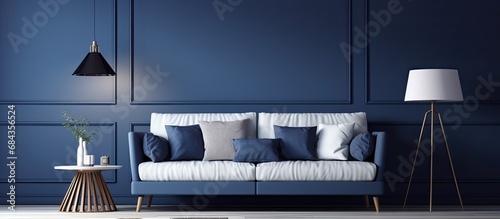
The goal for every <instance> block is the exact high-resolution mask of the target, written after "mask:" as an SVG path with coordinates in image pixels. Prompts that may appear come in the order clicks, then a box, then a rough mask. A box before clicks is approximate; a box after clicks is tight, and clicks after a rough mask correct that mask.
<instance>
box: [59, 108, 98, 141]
mask: <svg viewBox="0 0 500 219" xmlns="http://www.w3.org/2000/svg"><path fill="white" fill-rule="evenodd" d="M62 117H63V118H64V120H66V122H64V123H63V124H62V125H63V126H64V128H66V129H67V130H69V131H71V133H73V135H75V138H76V141H80V138H82V140H83V141H85V142H87V143H90V142H92V137H94V135H95V134H97V133H98V132H99V128H96V129H94V130H92V131H90V132H87V128H88V127H89V126H90V122H89V120H88V119H87V117H86V116H79V117H77V118H73V117H71V115H69V113H68V111H67V110H64V111H63V113H62Z"/></svg>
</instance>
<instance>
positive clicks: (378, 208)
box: [373, 196, 380, 212]
mask: <svg viewBox="0 0 500 219" xmlns="http://www.w3.org/2000/svg"><path fill="white" fill-rule="evenodd" d="M373 205H375V211H376V212H380V204H379V203H378V197H377V196H373Z"/></svg>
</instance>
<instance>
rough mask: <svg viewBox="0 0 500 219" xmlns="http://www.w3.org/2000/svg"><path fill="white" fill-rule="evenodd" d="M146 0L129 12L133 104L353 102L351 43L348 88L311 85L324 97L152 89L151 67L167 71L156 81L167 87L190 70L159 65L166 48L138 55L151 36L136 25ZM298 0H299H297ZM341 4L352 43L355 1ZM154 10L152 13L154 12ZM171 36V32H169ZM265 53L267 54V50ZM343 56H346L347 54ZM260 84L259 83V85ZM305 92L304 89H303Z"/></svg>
mask: <svg viewBox="0 0 500 219" xmlns="http://www.w3.org/2000/svg"><path fill="white" fill-rule="evenodd" d="M143 2H146V1H142V0H131V13H130V18H131V21H130V22H131V23H132V26H131V54H130V57H131V60H130V65H131V67H130V68H131V74H130V81H131V84H130V92H131V93H130V104H132V105H177V104H178V105H192V104H194V105H219V104H226V105H238V104H249V105H257V104H260V105H270V104H273V105H275V104H290V105H311V104H312V105H317V104H326V105H330V104H352V84H353V82H352V67H351V59H352V54H351V52H350V49H351V48H350V47H349V51H348V52H347V53H348V54H351V55H349V56H348V57H345V59H347V60H345V63H344V64H343V65H345V68H346V72H345V75H343V76H342V77H343V78H345V81H342V84H344V85H343V86H345V89H344V88H340V89H341V90H339V88H337V86H335V83H340V82H337V81H336V80H332V81H331V82H332V83H331V84H330V85H328V86H325V87H317V86H316V87H314V86H312V87H311V88H312V89H317V90H318V92H319V94H321V93H325V92H326V93H330V94H331V96H329V97H328V98H327V99H325V98H323V99H318V96H319V95H313V96H311V95H309V96H303V97H293V98H295V99H293V98H292V99H290V98H289V97H288V98H287V99H289V100H283V99H281V98H280V97H281V96H280V97H278V96H279V95H278V96H277V98H274V99H271V100H270V99H268V98H267V97H266V98H267V99H266V98H264V97H263V96H262V99H259V98H257V99H255V98H254V96H255V95H249V94H247V93H244V92H243V93H241V94H239V95H238V96H237V97H235V96H231V95H232V94H230V93H232V92H233V91H234V90H233V91H231V92H226V93H225V94H224V95H226V96H224V95H220V94H218V92H219V91H213V92H201V93H200V97H197V96H196V97H195V98H193V96H190V97H188V98H186V99H175V98H178V97H176V96H175V95H174V96H172V95H173V94H170V93H177V94H180V95H181V96H182V95H184V93H185V92H182V91H180V89H182V88H178V89H179V90H175V88H170V90H168V89H167V88H163V87H162V88H158V87H155V88H153V89H149V88H148V85H147V83H146V82H145V81H146V80H149V82H150V83H149V84H150V85H154V81H153V80H150V79H151V78H152V77H154V75H152V74H151V72H152V71H156V76H158V75H160V76H161V74H164V76H165V77H164V78H162V79H161V83H157V85H158V84H159V86H165V87H169V86H170V87H173V86H177V85H175V83H181V84H182V82H173V81H180V80H181V79H179V77H183V75H179V74H189V72H188V71H186V70H185V71H182V70H179V69H180V68H185V67H186V65H182V66H181V65H176V63H170V64H169V65H170V66H168V65H167V64H161V65H160V64H159V63H162V62H165V63H168V58H169V57H171V58H172V55H171V54H169V53H168V51H165V52H164V53H162V57H158V56H148V55H141V56H138V54H139V52H138V51H139V50H145V49H147V48H143V47H144V45H142V44H141V45H142V46H140V47H139V46H138V40H139V39H141V38H144V37H148V36H146V35H144V34H145V32H146V31H143V30H142V29H141V30H137V28H139V27H140V28H143V27H141V26H144V25H138V24H137V22H139V20H140V19H146V18H144V17H141V16H140V15H139V13H138V10H140V6H138V5H139V4H140V3H143ZM171 2H173V3H172V4H173V5H176V4H177V5H176V6H179V7H181V9H182V7H183V6H184V5H182V4H179V2H180V1H179V2H177V3H176V1H171ZM274 2H279V1H274ZM298 2H300V1H298ZM303 2H304V4H307V5H310V4H311V3H310V1H303ZM149 3H150V4H154V2H151V1H150V2H148V4H149ZM187 4H189V3H187ZM339 4H340V5H345V9H343V11H344V12H343V13H345V17H344V18H342V19H343V20H345V23H343V24H342V25H343V26H344V27H345V31H346V35H345V36H344V38H343V40H342V41H343V42H346V43H347V44H349V45H350V44H351V34H352V33H351V32H352V30H351V29H352V28H351V26H352V12H351V10H352V3H351V1H347V0H345V1H343V2H342V3H339ZM266 5H268V2H266ZM269 6H271V5H269ZM210 7H211V6H210ZM244 7H245V6H244V5H243V4H242V5H241V6H240V8H239V9H240V10H239V11H240V13H242V14H243V13H246V12H245V11H244V10H245V9H246V8H244ZM246 7H251V6H249V3H247V4H246ZM335 9H337V8H335ZM165 10H166V9H165ZM179 10H180V9H179ZM207 10H208V11H210V10H213V8H211V9H207ZM306 10H307V9H306ZM205 12H206V11H201V12H200V13H201V14H203V13H205ZM141 13H143V14H144V12H141ZM151 13H153V12H151ZM209 13H213V15H214V17H213V18H214V19H217V16H216V13H215V11H210V12H209ZM148 14H150V12H149V11H148ZM164 14H168V13H164ZM200 16H202V15H200ZM209 16H211V15H209ZM246 16H249V15H247V14H246ZM233 19H236V18H233ZM166 20H170V19H166ZM255 20H258V19H257V18H255ZM147 21H148V22H151V19H149V20H147ZM186 22H188V23H189V22H190V21H186ZM193 22H195V23H196V22H197V21H193ZM231 22H233V21H230V20H229V18H228V19H227V20H224V22H220V23H217V25H215V28H218V27H219V26H224V25H227V24H230V23H231ZM235 22H237V21H235ZM164 23H165V22H164ZM167 23H168V22H167ZM170 24H171V23H170ZM171 25H174V24H171ZM242 25H243V26H245V25H244V23H242V24H240V25H239V26H242ZM285 25H286V24H285ZM174 26H175V25H174ZM250 26H251V25H250ZM157 28H159V27H157ZM168 28H171V27H168ZM160 29H167V28H160ZM160 29H159V30H155V31H160ZM220 30H226V29H220ZM220 30H218V29H215V30H211V31H213V32H217V31H220ZM141 34H142V35H141ZM143 35H144V36H143ZM168 36H170V35H168ZM227 37H229V36H226V38H227ZM148 39H149V38H148ZM283 40H284V39H283ZM147 42H149V43H152V44H151V45H150V46H154V45H158V44H155V43H154V42H151V41H147ZM194 43H196V41H194ZM207 43H209V42H207ZM228 43H230V42H228ZM247 43H248V42H247ZM304 43H306V42H304ZM309 43H310V42H309ZM329 43H332V42H329ZM339 43H340V42H339ZM339 43H337V42H334V43H333V44H332V45H334V46H332V48H331V49H332V50H334V51H335V52H339V51H340V49H339V46H338V44H339ZM153 44H154V45H153ZM222 45H223V44H222ZM277 45H278V46H280V44H277ZM201 46H203V47H204V46H206V45H201ZM207 48H208V47H207ZM206 51H210V50H206ZM263 54H265V52H264V53H263ZM179 55H182V54H179ZM145 56H146V57H145ZM212 56H217V54H212ZM207 58H209V56H207ZM302 58H306V55H304V56H303V57H302ZM144 59H145V60H144ZM166 59H167V61H164V60H166ZM342 59H344V57H343V58H342ZM182 61H185V60H182ZM145 63H146V64H145ZM147 63H151V64H147ZM193 64H195V63H193ZM193 64H189V65H193ZM199 64H200V65H203V64H207V63H199ZM211 64H216V65H217V64H218V65H220V66H224V65H228V64H229V63H227V62H226V63H225V62H223V61H220V63H208V65H209V66H210V65H211ZM289 64H293V62H289ZM195 65H196V64H195ZM245 65H246V64H245V63H242V64H240V65H236V66H238V67H239V68H241V69H245ZM144 66H145V69H143V68H144ZM172 66H173V67H172ZM179 66H180V67H179ZM139 69H140V70H139ZM169 69H174V70H169ZM213 69H217V68H213ZM140 72H142V73H140ZM144 72H147V73H144ZM159 72H161V73H159ZM139 73H140V74H142V75H144V74H146V75H145V76H139ZM208 73H209V74H210V72H208ZM334 73H336V72H335V71H333V72H331V73H330V74H334ZM147 74H149V75H147ZM153 74H154V73H153ZM196 74H199V73H196ZM196 74H194V76H195V77H197V75H196ZM280 74H282V75H283V73H280ZM302 74H308V75H312V77H314V70H312V71H311V72H303V73H302ZM342 74H343V73H342ZM256 77H257V76H256ZM328 77H334V76H333V75H330V76H328ZM271 78H272V77H271ZM290 78H293V76H291V77H290ZM290 78H281V81H275V82H276V85H278V84H282V83H283V82H284V81H287V80H289V79H290ZM157 79H158V78H157ZM191 80H192V79H191ZM201 80H205V79H201ZM228 80H230V79H228ZM243 80H244V79H243ZM264 80H266V78H264ZM271 80H273V79H271ZM316 80H317V79H316ZM168 81H170V82H168ZM156 82H159V81H158V80H157V81H156ZM231 82H233V83H244V82H242V81H231ZM261 82H262V81H261ZM322 82H323V81H322ZM169 83H174V84H169ZM249 84H253V85H254V86H253V87H254V88H253V89H267V90H269V92H268V93H270V94H273V93H274V94H275V93H276V90H274V89H271V88H272V87H269V86H267V85H264V86H262V85H260V84H259V83H258V82H255V81H251V82H249ZM183 85H184V86H181V87H192V89H196V85H195V83H193V84H183ZM155 86H156V85H155ZM259 86H260V88H259ZM243 87H245V86H243ZM162 89H166V90H168V91H170V92H166V91H165V92H162V91H164V90H162ZM297 89H305V88H301V87H297ZM308 89H309V88H308ZM336 89H337V90H336ZM255 91H256V90H254V91H252V93H258V92H255ZM158 92H161V93H163V94H165V95H163V96H161V97H158V96H157V94H156V93H158ZM237 92H240V91H237ZM281 92H283V94H281V95H286V94H287V93H288V92H287V91H286V90H283V91H281ZM339 92H340V93H345V95H344V94H342V95H341V94H338V93H339ZM302 94H304V93H302ZM316 94H318V93H316ZM186 95H187V96H189V95H191V94H186ZM332 95H333V96H332ZM336 95H337V96H336ZM339 95H340V96H339ZM153 96H154V97H153ZM198 98H199V99H198ZM315 99H316V100H315Z"/></svg>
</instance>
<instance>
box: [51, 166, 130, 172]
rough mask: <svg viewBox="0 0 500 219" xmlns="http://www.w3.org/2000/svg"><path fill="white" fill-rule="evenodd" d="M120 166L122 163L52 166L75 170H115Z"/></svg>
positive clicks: (58, 168)
mask: <svg viewBox="0 0 500 219" xmlns="http://www.w3.org/2000/svg"><path fill="white" fill-rule="evenodd" d="M121 167H122V165H94V166H77V165H65V166H54V169H56V170H75V171H82V170H89V171H94V170H116V169H120V168H121Z"/></svg>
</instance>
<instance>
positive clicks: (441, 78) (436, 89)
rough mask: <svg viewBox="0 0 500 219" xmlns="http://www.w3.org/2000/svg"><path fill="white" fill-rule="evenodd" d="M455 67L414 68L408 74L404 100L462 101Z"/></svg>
mask: <svg viewBox="0 0 500 219" xmlns="http://www.w3.org/2000/svg"><path fill="white" fill-rule="evenodd" d="M463 100H464V98H463V95H462V88H461V86H460V79H459V77H458V71H457V70H456V69H414V70H410V74H409V75H408V84H407V85H406V95H405V101H463Z"/></svg>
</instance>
